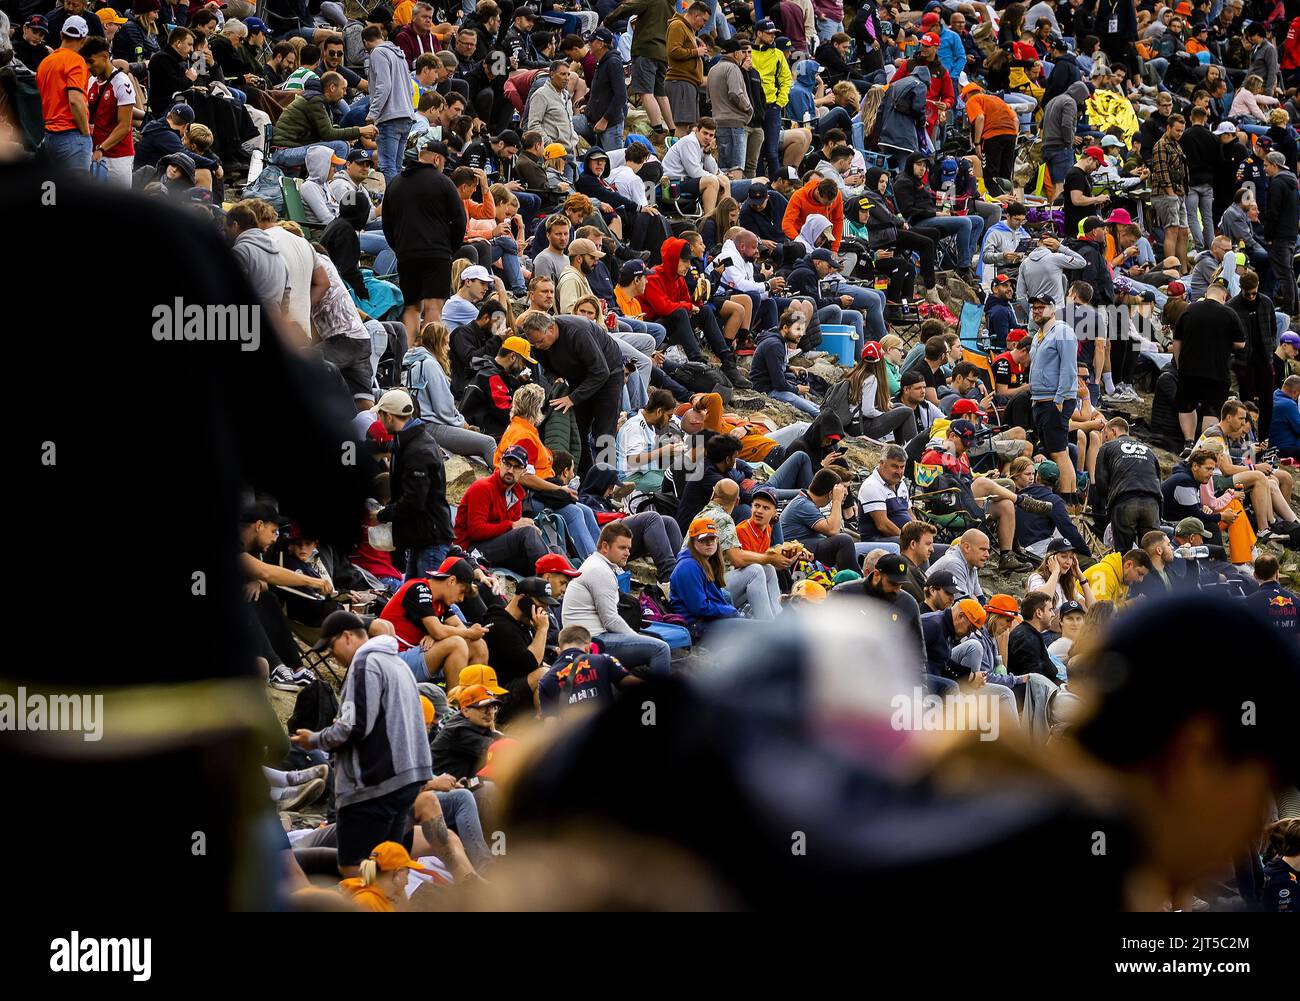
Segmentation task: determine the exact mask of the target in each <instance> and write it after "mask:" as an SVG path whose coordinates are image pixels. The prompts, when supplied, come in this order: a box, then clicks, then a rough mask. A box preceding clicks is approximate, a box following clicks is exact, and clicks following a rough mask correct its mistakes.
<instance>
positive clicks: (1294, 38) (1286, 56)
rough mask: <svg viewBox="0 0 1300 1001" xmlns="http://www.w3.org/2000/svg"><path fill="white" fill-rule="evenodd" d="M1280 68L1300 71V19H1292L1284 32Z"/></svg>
mask: <svg viewBox="0 0 1300 1001" xmlns="http://www.w3.org/2000/svg"><path fill="white" fill-rule="evenodd" d="M1282 68H1283V69H1284V70H1293V69H1300V17H1297V18H1293V19H1292V21H1291V26H1290V27H1289V28H1287V30H1286V41H1285V42H1283V43H1282Z"/></svg>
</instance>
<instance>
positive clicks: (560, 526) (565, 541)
mask: <svg viewBox="0 0 1300 1001" xmlns="http://www.w3.org/2000/svg"><path fill="white" fill-rule="evenodd" d="M533 522H534V523H535V524H536V525H537V530H538V531H539V532H541V533H542V544H543V545H545V546H546V548H547V549H549V550H550V551H551V552H553V553H567V552H568V551H569V530H568V528H566V527H565V525H564V519H563V518H561V517H560V516H559V515H558V514H556V513H555V512H554V511H552V510H550V509H549V508H542V509H541V510H540V511H538V512H537V513H536V514H535V515H533Z"/></svg>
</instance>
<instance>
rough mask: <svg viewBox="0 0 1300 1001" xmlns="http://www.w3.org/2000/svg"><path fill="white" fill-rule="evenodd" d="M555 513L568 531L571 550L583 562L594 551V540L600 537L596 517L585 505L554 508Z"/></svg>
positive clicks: (567, 505)
mask: <svg viewBox="0 0 1300 1001" xmlns="http://www.w3.org/2000/svg"><path fill="white" fill-rule="evenodd" d="M555 513H556V514H558V515H559V516H560V518H561V519H562V520H563V521H564V527H565V528H567V529H568V530H569V539H570V540H572V542H573V549H574V551H575V552H576V553H577V554H578V559H580V560H585V559H586V558H587V557H588V556H590V555H591V554H592V553H594V552H595V551H596V538H597V536H599V535H600V526H599V525H597V524H596V516H595V514H593V513H592V510H591V508H589V507H587V505H586V504H565V505H564V507H561V508H556V509H555Z"/></svg>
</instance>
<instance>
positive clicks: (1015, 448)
mask: <svg viewBox="0 0 1300 1001" xmlns="http://www.w3.org/2000/svg"><path fill="white" fill-rule="evenodd" d="M993 451H994V452H996V453H997V456H998V459H999V460H1000V461H1002V462H1010V461H1011V460H1012V459H1014V458H1017V457H1018V456H1020V455H1023V454H1024V451H1025V442H1024V439H1023V438H1008V437H1007V435H1006V432H1005V431H1000V432H998V433H997V434H995V435H994V436H993Z"/></svg>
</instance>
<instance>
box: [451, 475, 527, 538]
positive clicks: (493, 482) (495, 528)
mask: <svg viewBox="0 0 1300 1001" xmlns="http://www.w3.org/2000/svg"><path fill="white" fill-rule="evenodd" d="M514 491H515V502H514V504H512V505H511V506H510V507H506V485H505V484H504V483H502V482H501V474H500V473H493V474H492V475H491V476H485V477H483V479H481V480H475V481H474V482H473V483H471V484H470V488H469V489H468V490H466V491H465V496H464V497H462V498H461V501H460V505H459V506H458V507H457V508H456V545H458V546H460V547H461V548H462V549H469V548H471V547H472V546H473V545H474V543H476V542H486V541H487V540H488V539H495V538H496V537H497V536H498V535H505V534H506V532H508V531H510V529H512V528H514V523H515V522H516V521H518V520H519V519H520V518H522V517H523V513H524V494H526V493H527V492H528V491H526V490H525V489H524V488H523V487H522V486H520V485H519V484H517V483H516V484H515V486H514Z"/></svg>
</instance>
